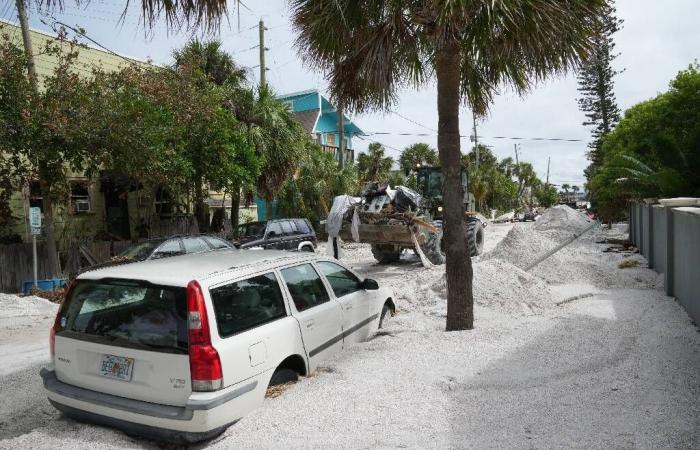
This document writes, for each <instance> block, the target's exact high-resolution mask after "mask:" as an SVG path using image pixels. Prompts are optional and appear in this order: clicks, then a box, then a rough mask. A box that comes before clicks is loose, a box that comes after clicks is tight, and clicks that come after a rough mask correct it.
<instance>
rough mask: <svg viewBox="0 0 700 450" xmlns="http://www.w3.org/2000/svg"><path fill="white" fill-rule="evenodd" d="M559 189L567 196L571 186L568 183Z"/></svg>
mask: <svg viewBox="0 0 700 450" xmlns="http://www.w3.org/2000/svg"><path fill="white" fill-rule="evenodd" d="M561 189H562V190H563V191H564V194H565V195H569V189H571V185H569V184H568V183H564V184H562V185H561Z"/></svg>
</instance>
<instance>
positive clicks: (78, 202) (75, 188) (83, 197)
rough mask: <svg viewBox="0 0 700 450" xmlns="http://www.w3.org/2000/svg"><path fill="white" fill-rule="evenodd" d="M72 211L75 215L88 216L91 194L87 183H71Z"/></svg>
mask: <svg viewBox="0 0 700 450" xmlns="http://www.w3.org/2000/svg"><path fill="white" fill-rule="evenodd" d="M69 183H70V211H71V213H73V214H86V213H89V212H90V211H91V210H92V208H91V207H90V192H89V190H88V182H87V181H70V182H69Z"/></svg>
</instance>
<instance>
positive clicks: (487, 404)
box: [0, 211, 700, 449]
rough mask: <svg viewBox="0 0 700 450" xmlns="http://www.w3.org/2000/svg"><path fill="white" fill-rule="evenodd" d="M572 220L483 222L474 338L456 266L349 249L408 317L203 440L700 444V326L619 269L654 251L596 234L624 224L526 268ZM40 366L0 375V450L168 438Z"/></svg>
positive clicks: (382, 444)
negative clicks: (93, 406) (66, 405)
mask: <svg viewBox="0 0 700 450" xmlns="http://www.w3.org/2000/svg"><path fill="white" fill-rule="evenodd" d="M556 214H561V213H556ZM573 217H574V218H573V219H571V218H570V216H569V213H568V212H566V211H565V213H564V219H563V220H564V221H568V220H570V219H571V220H572V221H573V222H572V223H571V224H570V226H569V227H567V226H565V225H562V224H556V223H555V225H554V226H553V227H552V228H550V229H546V230H538V229H537V228H536V226H535V225H533V224H527V225H521V224H518V225H516V226H515V227H513V229H512V231H510V232H509V229H510V225H498V226H489V227H488V228H487V229H486V239H487V242H486V244H487V248H494V250H493V251H492V252H491V253H490V254H486V255H484V256H482V257H479V258H476V259H475V260H474V273H475V279H474V295H475V302H476V308H475V314H476V324H475V329H474V330H472V331H464V332H452V333H445V332H444V326H445V310H446V300H445V288H444V267H438V268H435V269H424V268H423V267H421V265H420V263H419V262H418V261H417V259H416V258H415V256H413V255H412V254H410V253H407V254H405V255H403V257H402V260H401V261H400V262H399V263H397V264H394V265H378V264H376V263H375V262H374V260H373V259H372V256H371V253H370V251H369V248H368V246H366V245H359V244H346V249H345V250H346V252H345V253H346V258H347V259H346V262H348V263H349V264H350V265H351V266H353V267H354V268H355V269H356V270H357V271H358V272H360V273H361V274H363V275H364V276H367V277H371V278H375V279H377V280H378V281H379V282H380V284H382V285H387V286H391V287H393V288H394V290H395V293H396V295H395V299H394V300H395V301H396V303H397V306H398V309H399V313H398V314H397V315H396V316H395V317H393V318H392V320H391V321H390V322H389V325H388V327H387V328H386V330H385V331H384V332H383V333H381V334H379V335H378V336H376V337H375V338H374V339H372V340H370V341H369V342H366V343H362V344H359V345H357V346H354V347H352V348H351V349H349V350H347V351H345V352H343V353H342V354H340V355H339V356H338V357H336V358H334V359H332V360H330V361H328V362H327V363H326V364H325V369H324V370H321V371H319V372H318V373H316V374H314V375H313V376H311V377H309V378H305V379H303V380H301V381H300V382H299V383H298V384H297V385H296V386H294V387H293V388H291V389H290V390H288V391H287V392H285V393H284V394H283V395H281V396H280V397H278V398H275V399H269V400H266V401H265V404H264V406H263V407H262V408H260V409H258V410H256V411H254V412H253V413H251V414H249V415H248V416H246V417H244V418H243V419H242V420H241V421H240V422H239V423H237V424H236V425H234V426H232V427H230V428H229V429H228V430H227V431H226V432H225V433H224V434H223V435H222V436H221V437H219V438H217V439H216V440H214V441H213V442H209V443H208V444H206V447H208V448H216V449H228V448H242V449H248V448H250V449H267V448H280V447H285V448H341V449H346V448H347V449H356V448H524V447H534V448H551V447H557V448H700V404H699V403H698V402H697V399H698V398H700V375H699V374H700V333H698V330H697V328H696V327H695V326H694V325H693V324H692V323H691V322H690V320H689V318H688V316H687V315H686V313H685V312H684V311H683V310H682V309H681V308H680V307H679V305H678V304H677V303H676V302H675V301H674V300H673V299H671V298H668V297H666V296H665V295H664V293H663V291H662V290H661V289H660V284H659V277H658V276H657V275H656V274H655V273H654V272H652V271H651V270H649V269H646V268H644V267H639V268H632V269H619V268H618V267H617V264H618V263H619V262H620V261H621V260H623V259H628V258H630V257H631V258H635V259H638V260H639V261H640V262H642V265H643V266H644V265H645V261H644V260H643V258H641V257H639V256H637V255H629V254H619V253H614V252H610V253H604V252H603V250H606V249H607V248H608V247H609V244H597V243H596V241H599V240H601V239H602V238H603V237H605V236H608V237H616V238H619V237H621V236H623V235H624V229H620V228H616V229H613V230H596V231H595V232H594V233H593V234H591V235H587V236H586V237H585V238H581V239H579V240H577V241H576V242H575V243H574V244H571V245H570V246H569V247H566V248H565V249H564V250H562V252H560V253H558V254H557V255H555V257H552V258H551V259H550V260H547V261H546V262H545V263H543V264H541V265H540V266H538V267H537V268H536V269H535V270H533V271H532V273H526V272H523V271H522V270H521V269H518V268H517V267H516V266H520V265H521V264H523V263H526V262H527V261H529V260H530V259H529V258H534V257H535V256H532V255H533V254H535V255H539V254H541V253H542V252H544V251H546V250H547V249H549V248H552V247H553V246H554V245H556V244H557V243H558V242H561V239H562V238H565V237H566V235H567V233H569V232H572V231H571V230H570V229H569V228H571V227H574V225H576V223H577V222H578V225H582V224H583V223H582V222H580V221H579V220H578V219H577V218H576V216H573ZM553 220H561V219H556V218H553ZM584 220H585V219H584ZM544 223H547V222H544ZM537 225H539V223H538V224H537ZM549 226H551V222H549V224H548V227H549ZM499 238H504V239H503V242H500V243H499V244H498V245H496V242H494V241H497V240H498V239H499ZM581 295H588V296H585V297H582V298H580V299H578V300H575V301H570V302H568V303H564V304H562V306H556V303H557V302H560V301H562V300H566V299H570V298H572V297H574V296H581ZM44 342H45V341H44ZM0 359H2V360H4V359H5V358H4V357H3V358H0ZM39 362H40V361H38V362H37V364H36V366H35V367H32V368H31V369H26V370H19V371H15V372H13V373H11V374H9V375H5V376H0V383H2V386H3V396H4V398H3V400H4V402H2V403H0V417H2V418H1V419H0V448H42V449H43V448H46V449H54V448H85V449H88V448H97V447H99V448H114V449H116V448H144V447H147V448H156V447H155V446H154V445H153V444H150V443H148V442H145V441H141V440H135V439H132V438H129V437H127V436H125V435H123V434H121V433H118V432H114V431H112V430H108V429H104V428H100V427H94V426H90V425H85V424H78V423H76V422H73V421H70V420H67V419H63V418H60V415H59V414H58V413H57V412H55V411H54V410H53V409H52V408H51V407H50V406H48V404H47V402H46V400H45V399H44V397H43V393H42V392H41V387H40V380H39V377H38V376H37V372H38V369H39V367H40V364H39ZM3 438H4V440H2V439H3Z"/></svg>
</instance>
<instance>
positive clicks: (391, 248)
mask: <svg viewBox="0 0 700 450" xmlns="http://www.w3.org/2000/svg"><path fill="white" fill-rule="evenodd" d="M401 250H402V249H401V247H399V246H398V245H393V244H372V255H373V256H374V259H376V260H377V262H378V263H381V264H388V263H393V262H396V261H398V260H399V258H400V257H401Z"/></svg>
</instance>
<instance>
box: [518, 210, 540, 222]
mask: <svg viewBox="0 0 700 450" xmlns="http://www.w3.org/2000/svg"><path fill="white" fill-rule="evenodd" d="M538 215H539V214H537V212H535V211H525V213H524V214H523V219H522V220H523V222H527V221H528V220H530V221H532V222H534V221H536V220H537V216H538Z"/></svg>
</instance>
